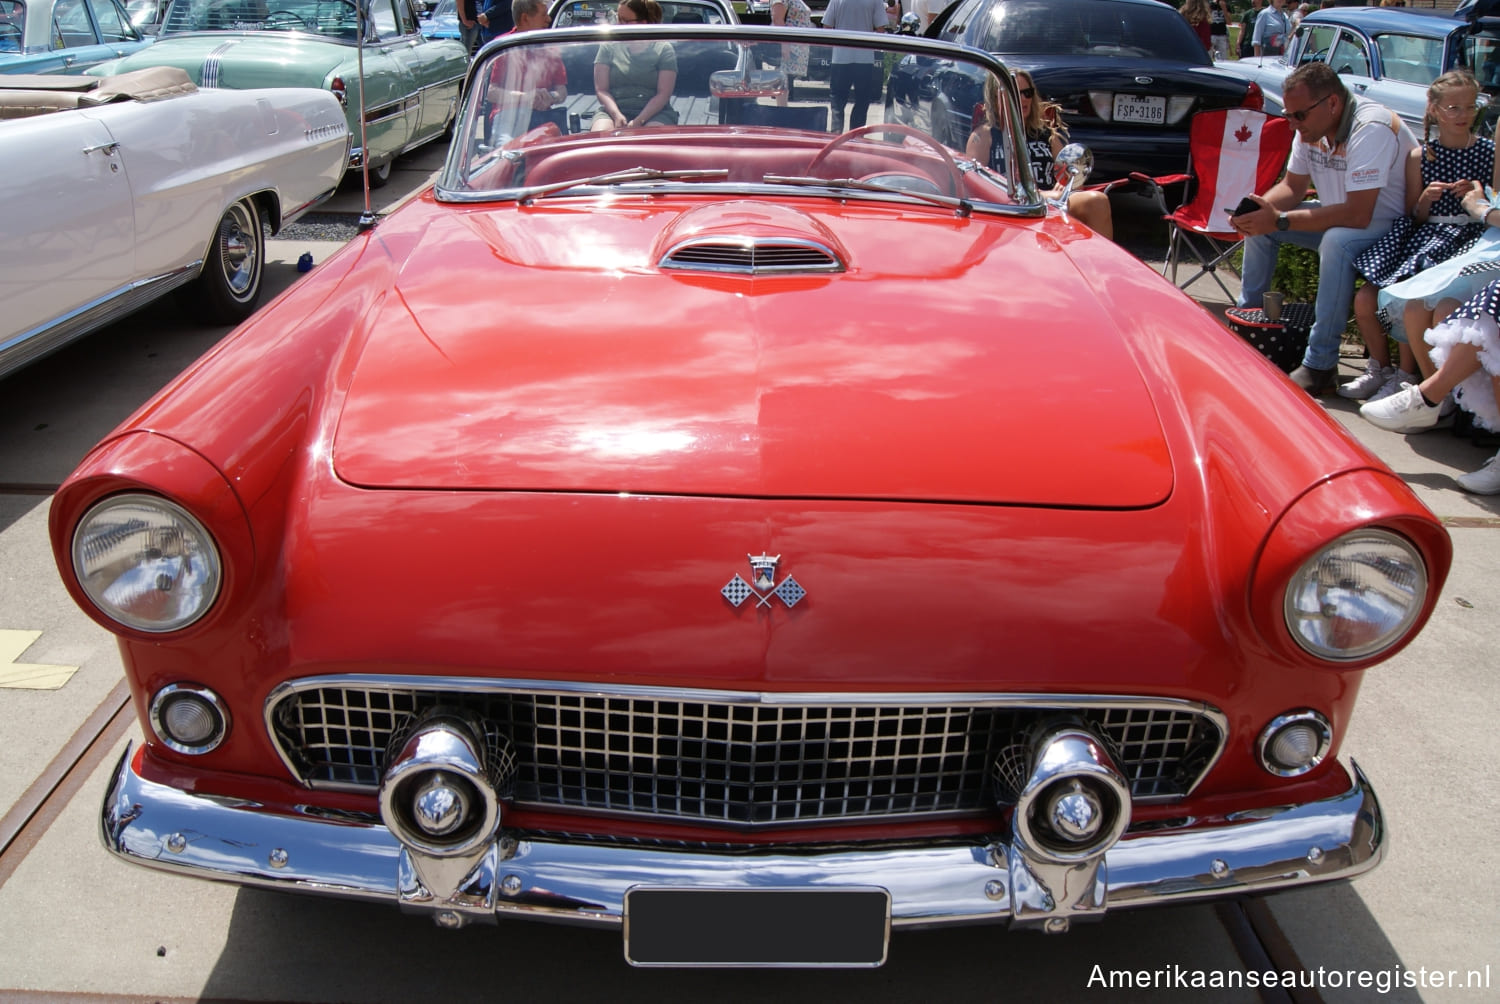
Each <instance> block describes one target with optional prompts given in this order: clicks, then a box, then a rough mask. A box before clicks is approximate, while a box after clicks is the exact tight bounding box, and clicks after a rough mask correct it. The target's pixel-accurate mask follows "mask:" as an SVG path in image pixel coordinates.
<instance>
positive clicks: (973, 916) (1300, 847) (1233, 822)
mask: <svg viewBox="0 0 1500 1004" xmlns="http://www.w3.org/2000/svg"><path fill="white" fill-rule="evenodd" d="M1351 767H1352V775H1353V782H1352V785H1351V787H1350V789H1349V790H1348V791H1347V792H1345V793H1344V794H1342V795H1338V796H1336V797H1333V798H1329V799H1325V800H1323V801H1319V802H1312V803H1308V804H1306V805H1294V806H1282V807H1277V808H1272V809H1262V810H1256V811H1254V812H1247V813H1245V814H1244V815H1243V817H1242V818H1231V819H1229V820H1227V821H1220V822H1219V823H1217V824H1215V825H1204V824H1196V825H1194V824H1189V825H1187V826H1184V827H1182V828H1178V829H1158V830H1151V831H1147V832H1142V833H1138V834H1126V835H1125V836H1124V838H1123V839H1121V840H1120V841H1119V842H1118V843H1117V844H1115V845H1114V846H1113V847H1112V848H1111V849H1110V850H1109V852H1108V855H1107V858H1106V860H1105V865H1104V867H1103V868H1101V869H1100V871H1099V880H1100V881H1102V882H1104V883H1105V884H1106V887H1107V888H1106V889H1105V890H1102V891H1103V892H1104V893H1105V895H1104V897H1103V903H1104V906H1105V907H1106V908H1107V909H1122V908H1129V907H1139V906H1154V905H1167V904H1172V903H1178V902H1185V901H1188V900H1195V899H1204V898H1212V897H1223V896H1234V895H1242V894H1246V893H1255V892H1264V891H1269V890H1274V889H1281V888H1287V887H1291V886H1297V885H1305V884H1310V883H1316V882H1327V881H1333V880H1338V879H1347V878H1352V877H1354V876H1355V875H1358V874H1360V873H1362V872H1365V871H1368V870H1369V869H1371V868H1373V867H1374V866H1375V865H1376V864H1378V863H1379V861H1380V859H1381V857H1382V856H1383V854H1384V842H1385V827H1384V822H1383V820H1382V817H1381V814H1380V805H1379V803H1378V802H1377V801H1376V798H1375V793H1374V791H1373V790H1372V789H1371V787H1370V785H1369V782H1368V781H1367V780H1366V778H1365V776H1364V774H1363V773H1362V772H1361V771H1360V769H1359V767H1358V765H1357V764H1352V765H1351ZM304 810H305V807H301V808H288V807H278V806H268V805H262V804H259V803H254V802H248V801H243V800H236V799H230V798H225V797H221V796H214V795H201V794H193V793H190V792H185V791H180V790H178V789H176V788H172V787H168V786H165V785H162V784H158V783H155V782H152V781H149V780H147V779H145V778H143V777H141V776H140V775H139V774H138V773H137V771H136V769H135V759H134V757H133V756H132V751H131V750H127V751H126V753H125V755H124V756H123V757H122V758H121V760H120V763H119V765H118V766H117V767H116V770H115V775H114V779H113V781H112V783H111V785H110V789H109V793H108V795H107V796H106V798H105V802H104V806H103V813H102V817H101V820H100V823H101V836H102V837H103V840H104V844H105V846H106V847H107V848H108V849H109V850H110V851H112V852H113V853H115V854H117V855H119V856H120V857H122V858H124V859H126V860H127V861H131V862H134V863H136V864H141V865H146V866H148V867H152V868H160V869H163V870H166V871H171V872H177V873H179V874H185V875H193V876H197V877H199V878H207V879H216V880H220V881H228V882H235V883H239V884H243V885H253V886H262V887H267V888H276V889H284V890H287V891H292V892H309V893H321V894H325V895H334V896H343V897H350V898H356V899H372V900H384V901H387V902H391V903H397V904H399V905H401V906H403V907H406V908H408V909H413V910H418V911H422V912H427V913H431V914H433V915H434V916H435V918H436V919H437V920H438V921H439V923H441V924H443V925H444V926H454V927H456V926H460V925H462V923H464V922H465V921H466V920H472V919H488V920H493V919H494V918H496V917H501V916H516V917H528V918H534V919H544V920H557V921H566V922H574V923H584V924H594V925H618V924H620V923H621V922H622V920H623V916H624V899H625V893H626V891H627V890H629V889H631V888H632V887H637V886H651V887H664V886H670V887H683V888H700V887H701V888H715V889H724V888H785V889H815V888H829V887H840V888H848V887H879V888H882V889H885V890H888V891H889V893H890V922H891V924H892V926H897V927H924V926H939V925H947V924H975V923H1008V924H1013V925H1021V926H1037V927H1042V928H1044V929H1047V930H1065V929H1066V928H1067V919H1068V914H1067V912H1066V911H1065V910H1063V909H1060V908H1058V909H1056V910H1055V912H1054V913H1053V914H1051V915H1050V919H1051V922H1050V923H1049V907H1048V904H1049V903H1050V902H1051V898H1050V896H1047V895H1042V896H1040V897H1039V896H1038V895H1037V894H1036V890H1035V889H1033V888H1028V887H1027V882H1026V875H1025V872H1024V871H1022V872H1019V873H1018V872H1017V871H1016V870H1015V867H1014V858H1015V855H1014V853H1013V850H1012V848H1011V847H1010V846H1008V845H1007V844H1006V843H1004V842H1000V841H996V842H991V843H978V842H976V843H973V844H968V845H953V844H944V845H939V846H928V847H923V846H919V845H915V844H908V845H902V846H890V845H885V846H879V847H874V848H870V849H851V848H849V847H847V846H845V847H841V848H837V849H817V850H808V851H806V852H804V853H798V852H796V851H786V850H783V851H779V852H761V851H749V852H740V853H721V852H715V851H712V850H701V849H681V848H664V847H660V846H651V845H624V844H609V843H591V842H565V841H564V840H563V839H561V838H555V837H543V836H532V835H527V834H525V833H521V832H516V831H510V830H504V829H502V830H501V833H500V836H499V838H498V839H496V840H494V841H493V842H492V843H491V844H490V845H489V846H488V847H487V848H486V850H485V852H484V853H483V854H482V855H481V856H480V857H479V859H478V863H477V864H476V865H475V866H473V868H472V871H469V872H467V873H466V874H465V876H463V877H462V878H461V880H460V881H458V882H456V883H455V884H456V885H457V886H458V891H457V892H456V893H455V894H454V895H452V896H451V897H446V898H443V899H441V900H439V899H436V898H435V897H433V896H432V895H431V894H430V893H428V892H427V890H426V889H425V888H424V887H423V885H422V883H421V882H420V881H419V879H418V878H417V876H416V874H415V871H414V869H413V867H412V862H411V861H410V859H409V857H408V855H407V853H406V852H405V851H404V850H403V848H402V847H401V845H400V844H399V842H398V841H397V840H396V838H395V837H394V836H393V835H392V834H391V832H390V831H389V830H388V829H387V828H386V827H385V826H384V825H382V824H381V823H379V822H378V821H369V820H365V819H349V818H343V817H335V816H330V815H318V814H316V812H315V811H314V810H305V811H304ZM1101 912H1102V911H1101Z"/></svg>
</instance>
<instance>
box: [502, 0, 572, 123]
mask: <svg viewBox="0 0 1500 1004" xmlns="http://www.w3.org/2000/svg"><path fill="white" fill-rule="evenodd" d="M508 6H509V7H510V9H511V12H512V14H513V15H514V16H515V19H516V24H515V27H514V28H512V29H511V30H510V31H508V32H506V34H507V35H512V34H516V33H519V32H523V31H533V30H536V29H538V28H545V27H547V5H546V0H514V2H513V3H509V4H508ZM487 94H488V97H489V100H490V105H491V107H492V108H493V109H494V112H493V113H492V118H491V124H490V129H491V134H492V135H501V136H518V135H521V134H523V133H526V132H530V131H531V130H532V129H535V128H537V127H538V126H540V125H544V124H545V123H547V122H558V121H559V119H561V121H563V122H566V121H567V112H566V110H565V109H562V108H555V107H554V106H556V105H558V104H560V103H561V102H562V101H564V100H566V99H567V96H568V71H567V69H566V67H564V66H563V62H562V60H561V59H560V58H559V57H558V55H557V53H556V51H554V50H552V49H550V48H549V49H543V50H540V51H526V50H521V51H516V52H505V53H501V54H500V55H499V56H496V57H495V61H494V63H493V64H492V69H491V71H490V85H489V90H488V92H487ZM564 131H566V129H564Z"/></svg>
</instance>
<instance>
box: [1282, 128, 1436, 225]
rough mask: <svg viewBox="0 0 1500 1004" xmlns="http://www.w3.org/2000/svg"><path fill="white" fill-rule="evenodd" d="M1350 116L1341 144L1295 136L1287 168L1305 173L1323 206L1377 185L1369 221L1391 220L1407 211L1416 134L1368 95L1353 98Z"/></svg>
mask: <svg viewBox="0 0 1500 1004" xmlns="http://www.w3.org/2000/svg"><path fill="white" fill-rule="evenodd" d="M1353 116H1354V121H1353V123H1352V124H1351V126H1350V128H1349V138H1348V140H1347V141H1345V142H1343V143H1338V142H1329V141H1328V140H1326V139H1324V140H1319V141H1318V142H1317V143H1316V144H1309V143H1304V142H1303V141H1302V137H1301V136H1300V135H1298V136H1296V137H1294V138H1293V139H1292V156H1291V159H1289V160H1288V161H1287V165H1286V169H1287V171H1288V172H1289V173H1291V174H1306V175H1308V176H1310V177H1311V178H1312V184H1313V188H1315V189H1317V193H1318V201H1319V202H1321V203H1322V204H1323V205H1325V206H1336V205H1338V204H1339V203H1341V202H1343V201H1344V200H1345V198H1346V197H1347V196H1348V194H1349V193H1350V192H1362V191H1368V190H1369V189H1371V188H1378V189H1380V197H1379V199H1377V200H1376V202H1375V213H1374V215H1373V216H1371V218H1370V222H1371V224H1372V225H1373V224H1375V223H1379V222H1382V221H1383V222H1390V221H1391V220H1394V219H1396V218H1397V217H1398V216H1404V215H1405V214H1406V155H1407V154H1408V153H1410V152H1411V150H1412V148H1413V147H1415V146H1416V145H1417V138H1416V137H1415V136H1413V135H1412V131H1411V129H1409V128H1408V127H1407V125H1406V123H1405V122H1402V121H1401V117H1400V116H1399V115H1397V114H1396V113H1395V112H1393V111H1391V110H1390V109H1389V108H1387V107H1386V106H1385V105H1382V104H1378V103H1376V102H1374V101H1371V100H1369V99H1367V98H1355V99H1354V110H1353Z"/></svg>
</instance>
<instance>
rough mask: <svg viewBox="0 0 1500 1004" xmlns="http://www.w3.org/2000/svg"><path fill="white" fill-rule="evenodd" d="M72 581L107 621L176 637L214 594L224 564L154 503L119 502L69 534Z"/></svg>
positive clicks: (191, 527)
mask: <svg viewBox="0 0 1500 1004" xmlns="http://www.w3.org/2000/svg"><path fill="white" fill-rule="evenodd" d="M73 574H74V575H76V576H78V583H79V585H81V586H82V587H83V591H84V592H85V593H87V594H88V598H89V599H90V600H92V601H93V602H94V605H95V606H97V607H98V608H99V609H100V610H102V611H104V613H105V615H106V616H108V617H110V618H111V619H113V620H116V621H119V622H120V623H121V624H124V625H125V626H126V627H132V628H136V629H137V630H140V631H152V632H161V631H176V630H178V629H179V628H184V627H187V626H188V625H189V624H191V623H193V622H194V621H195V620H197V619H198V618H199V617H202V616H203V615H204V614H205V613H206V612H207V611H208V608H209V607H210V606H212V605H213V601H214V597H215V596H217V595H218V593H219V581H220V575H221V563H220V560H219V551H218V548H217V547H215V546H214V541H213V538H212V537H210V536H209V535H208V531H207V530H205V529H204V528H203V524H201V523H199V522H198V521H197V520H196V519H194V518H193V517H192V516H190V515H188V513H187V511H186V510H185V509H183V508H182V507H181V506H178V505H174V504H173V503H171V502H168V501H167V500H166V499H163V498H158V497H156V496H154V495H116V496H114V497H113V498H108V499H105V500H104V501H103V502H100V503H99V504H98V505H96V506H94V507H93V508H92V509H90V510H89V511H88V512H87V513H85V514H84V517H83V519H82V520H80V521H79V523H78V529H77V530H75V531H74V532H73Z"/></svg>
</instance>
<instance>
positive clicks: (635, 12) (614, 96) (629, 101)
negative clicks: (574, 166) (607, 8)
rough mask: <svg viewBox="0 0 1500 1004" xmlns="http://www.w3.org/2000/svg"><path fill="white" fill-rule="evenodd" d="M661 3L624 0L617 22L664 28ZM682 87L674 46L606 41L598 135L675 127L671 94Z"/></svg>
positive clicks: (598, 83)
mask: <svg viewBox="0 0 1500 1004" xmlns="http://www.w3.org/2000/svg"><path fill="white" fill-rule="evenodd" d="M661 18H662V14H661V4H659V3H657V2H656V0H621V2H620V6H619V7H618V8H617V9H616V10H615V23H616V24H626V25H629V24H661ZM676 86H677V50H676V49H674V48H672V43H670V42H661V41H657V42H648V41H620V42H604V43H602V44H601V45H600V46H599V51H598V53H597V54H596V55H595V56H594V95H595V96H596V97H597V98H598V99H599V110H598V111H597V112H595V113H594V121H593V123H592V124H590V126H589V128H590V129H591V130H592V131H594V132H606V131H608V130H610V129H629V128H633V127H635V126H647V125H676V124H677V110H676V109H675V108H673V107H672V90H673V88H675V87H676Z"/></svg>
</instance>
